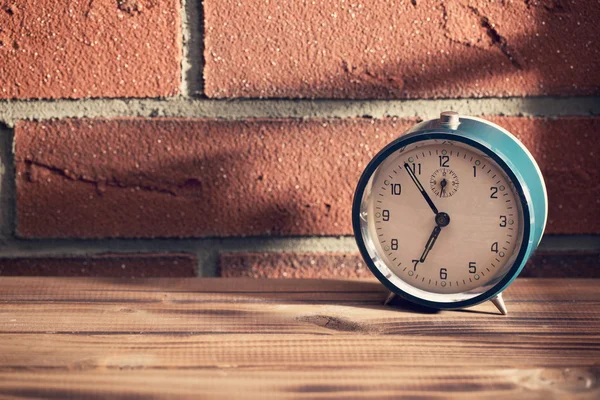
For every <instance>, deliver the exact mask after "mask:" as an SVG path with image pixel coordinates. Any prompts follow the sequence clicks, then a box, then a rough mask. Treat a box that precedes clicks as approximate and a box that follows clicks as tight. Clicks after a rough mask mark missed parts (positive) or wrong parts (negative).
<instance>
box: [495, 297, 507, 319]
mask: <svg viewBox="0 0 600 400" xmlns="http://www.w3.org/2000/svg"><path fill="white" fill-rule="evenodd" d="M491 302H492V303H493V304H494V305H495V306H496V308H497V309H498V311H500V313H501V314H502V315H506V314H508V311H506V305H505V304H504V300H503V299H502V293H500V294H499V295H498V296H496V297H494V298H493V299H492V300H491Z"/></svg>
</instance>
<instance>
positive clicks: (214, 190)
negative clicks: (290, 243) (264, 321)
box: [15, 117, 600, 238]
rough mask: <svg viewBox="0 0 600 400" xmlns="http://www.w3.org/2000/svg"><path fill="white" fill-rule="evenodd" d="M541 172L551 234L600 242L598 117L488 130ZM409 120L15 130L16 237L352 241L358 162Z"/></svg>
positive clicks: (39, 125)
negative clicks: (506, 132)
mask: <svg viewBox="0 0 600 400" xmlns="http://www.w3.org/2000/svg"><path fill="white" fill-rule="evenodd" d="M493 120H494V121H495V122H497V123H499V124H500V125H503V126H506V127H507V128H508V129H510V130H512V131H513V132H514V133H516V134H517V135H518V136H519V137H521V138H522V139H523V140H524V142H525V144H526V145H527V146H528V147H529V149H530V150H531V151H532V153H533V155H534V156H535V157H536V158H537V159H538V160H539V162H540V165H541V167H542V171H543V172H544V174H545V176H546V179H547V184H548V191H549V196H550V216H549V223H548V229H547V232H549V233H583V234H585V233H588V234H589V233H600V219H598V218H597V217H596V216H595V215H594V214H593V213H590V207H592V208H593V207H595V208H597V207H598V204H600V203H599V202H600V200H599V199H600V193H599V192H600V187H599V186H598V182H600V169H598V168H597V162H596V158H597V155H598V154H599V153H600V142H599V141H598V140H597V134H598V133H599V132H600V118H561V119H556V120H552V119H528V118H517V117H512V118H507V117H502V118H501V117H498V118H494V119H493ZM414 122H415V121H414V120H398V121H395V120H392V119H384V120H370V119H349V120H339V119H336V120H307V121H302V120H292V119H282V120H246V121H225V120H186V119H113V120H101V119H98V120H54V121H46V122H29V121H22V122H19V123H18V124H17V126H16V130H15V148H16V154H15V162H16V168H17V216H18V221H17V231H18V234H19V235H20V236H21V237H25V238H38V237H75V238H93V237H178V236H181V237H190V236H198V237H200V236H235V235H347V234H351V233H352V227H351V221H350V209H351V200H352V195H353V191H354V189H355V185H356V182H357V180H358V177H359V175H360V173H361V172H362V170H363V168H364V167H365V165H366V163H367V162H368V161H369V160H370V159H371V157H372V156H373V155H374V154H375V153H376V152H377V151H378V150H379V149H380V148H382V147H383V146H384V145H385V144H387V143H388V142H389V141H391V140H392V139H393V138H395V137H397V136H398V135H400V134H401V133H402V132H404V131H405V130H406V129H407V128H408V127H409V126H410V125H412V124H413V123H414Z"/></svg>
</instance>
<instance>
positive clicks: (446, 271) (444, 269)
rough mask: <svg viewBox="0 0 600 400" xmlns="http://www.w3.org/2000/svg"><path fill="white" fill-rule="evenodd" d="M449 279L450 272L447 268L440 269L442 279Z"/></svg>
mask: <svg viewBox="0 0 600 400" xmlns="http://www.w3.org/2000/svg"><path fill="white" fill-rule="evenodd" d="M447 277H448V270H447V269H446V268H440V279H446V278H447Z"/></svg>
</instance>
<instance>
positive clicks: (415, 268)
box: [412, 260, 419, 271]
mask: <svg viewBox="0 0 600 400" xmlns="http://www.w3.org/2000/svg"><path fill="white" fill-rule="evenodd" d="M412 262H414V263H415V266H414V268H413V271H416V270H417V264H418V263H419V260H412Z"/></svg>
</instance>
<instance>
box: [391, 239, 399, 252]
mask: <svg viewBox="0 0 600 400" xmlns="http://www.w3.org/2000/svg"><path fill="white" fill-rule="evenodd" d="M392 250H398V239H392Z"/></svg>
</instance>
